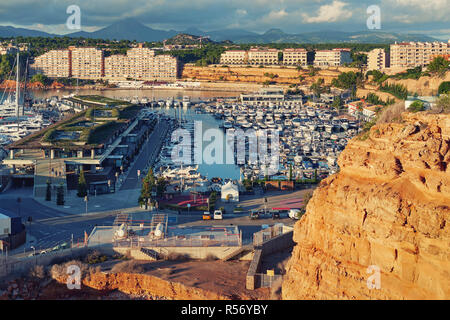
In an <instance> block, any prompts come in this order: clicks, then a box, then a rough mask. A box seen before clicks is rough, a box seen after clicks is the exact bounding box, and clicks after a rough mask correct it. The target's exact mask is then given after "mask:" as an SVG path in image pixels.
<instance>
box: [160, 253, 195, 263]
mask: <svg viewBox="0 0 450 320" xmlns="http://www.w3.org/2000/svg"><path fill="white" fill-rule="evenodd" d="M190 259H191V257H190V256H189V255H188V254H184V253H178V252H169V254H168V255H167V256H166V260H169V261H188V260H190Z"/></svg>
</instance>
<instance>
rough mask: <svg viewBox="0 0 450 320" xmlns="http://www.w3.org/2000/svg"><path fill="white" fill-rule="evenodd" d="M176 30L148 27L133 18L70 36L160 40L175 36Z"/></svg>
mask: <svg viewBox="0 0 450 320" xmlns="http://www.w3.org/2000/svg"><path fill="white" fill-rule="evenodd" d="M177 33H178V32H177V31H174V30H171V31H164V30H157V29H152V28H149V27H147V26H145V25H143V24H142V23H140V22H138V21H136V20H135V19H131V18H130V19H124V20H121V21H118V22H116V23H113V24H112V25H110V26H108V27H106V28H103V29H100V30H97V31H94V32H83V31H82V32H76V33H71V34H69V36H70V37H73V38H75V37H85V38H93V39H109V40H113V39H116V40H136V41H162V40H164V39H168V38H171V37H173V36H175V35H176V34H177Z"/></svg>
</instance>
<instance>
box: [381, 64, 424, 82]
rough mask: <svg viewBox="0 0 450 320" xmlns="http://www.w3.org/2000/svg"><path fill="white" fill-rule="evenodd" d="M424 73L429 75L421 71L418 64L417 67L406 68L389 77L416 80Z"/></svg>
mask: <svg viewBox="0 0 450 320" xmlns="http://www.w3.org/2000/svg"><path fill="white" fill-rule="evenodd" d="M425 75H429V74H428V73H425V72H422V67H420V66H419V67H416V68H413V69H408V70H406V71H405V72H400V73H397V74H395V75H393V76H391V77H390V78H392V79H396V80H402V79H413V80H418V79H420V78H421V77H423V76H425Z"/></svg>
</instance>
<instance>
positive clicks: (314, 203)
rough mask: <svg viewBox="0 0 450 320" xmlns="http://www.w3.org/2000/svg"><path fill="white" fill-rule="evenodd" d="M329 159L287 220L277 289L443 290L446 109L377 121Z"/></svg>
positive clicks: (393, 293) (448, 292)
mask: <svg viewBox="0 0 450 320" xmlns="http://www.w3.org/2000/svg"><path fill="white" fill-rule="evenodd" d="M339 165H340V168H341V171H340V173H338V174H337V175H334V176H331V177H329V178H328V179H326V180H324V181H322V183H321V184H320V186H319V187H318V188H317V189H316V191H315V192H314V196H313V198H312V199H311V201H310V202H309V204H308V206H307V212H306V214H305V215H304V216H303V217H302V219H301V220H300V221H299V222H298V223H297V224H296V226H295V231H294V241H295V242H296V243H297V245H296V247H295V249H294V251H293V255H292V257H291V260H290V261H289V263H288V266H287V273H286V276H285V279H284V282H283V287H282V294H283V298H284V299H449V298H450V222H449V220H450V115H431V114H423V113H420V114H410V113H405V114H403V122H402V123H390V124H383V125H377V126H375V127H373V128H372V129H371V131H370V135H369V137H368V138H367V139H365V140H361V139H360V138H355V139H353V140H352V141H351V142H350V143H349V144H348V146H347V148H346V149H345V151H344V152H343V153H342V154H341V156H340V158H339ZM369 266H371V267H370V268H369ZM373 266H375V267H373ZM377 268H378V270H379V271H380V273H379V277H378V276H377V272H376V270H377ZM377 278H378V279H379V282H378V283H377ZM368 280H369V282H370V284H371V285H369V286H368V283H367V282H368ZM369 287H372V288H373V287H375V288H373V289H369Z"/></svg>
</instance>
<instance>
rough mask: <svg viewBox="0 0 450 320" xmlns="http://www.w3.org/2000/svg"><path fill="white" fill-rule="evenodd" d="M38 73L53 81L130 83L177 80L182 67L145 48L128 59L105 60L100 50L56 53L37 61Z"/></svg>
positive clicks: (133, 51)
mask: <svg viewBox="0 0 450 320" xmlns="http://www.w3.org/2000/svg"><path fill="white" fill-rule="evenodd" d="M31 67H32V69H33V71H34V72H37V73H43V74H45V75H47V76H49V77H74V78H79V79H92V80H97V79H103V78H105V79H108V80H126V79H128V78H131V79H135V80H152V81H153V80H157V81H159V80H164V81H172V80H176V79H177V78H178V76H179V73H180V72H179V64H178V61H177V59H176V58H175V57H172V56H170V55H155V51H153V50H151V49H149V48H144V47H143V46H142V45H140V46H138V47H136V48H132V49H130V50H128V52H127V54H126V55H112V56H109V57H105V56H104V52H103V50H101V49H97V48H75V47H70V48H69V49H68V50H52V51H49V52H47V53H45V54H43V55H41V56H39V57H37V58H36V59H35V62H34V64H33V65H32V66H31Z"/></svg>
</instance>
